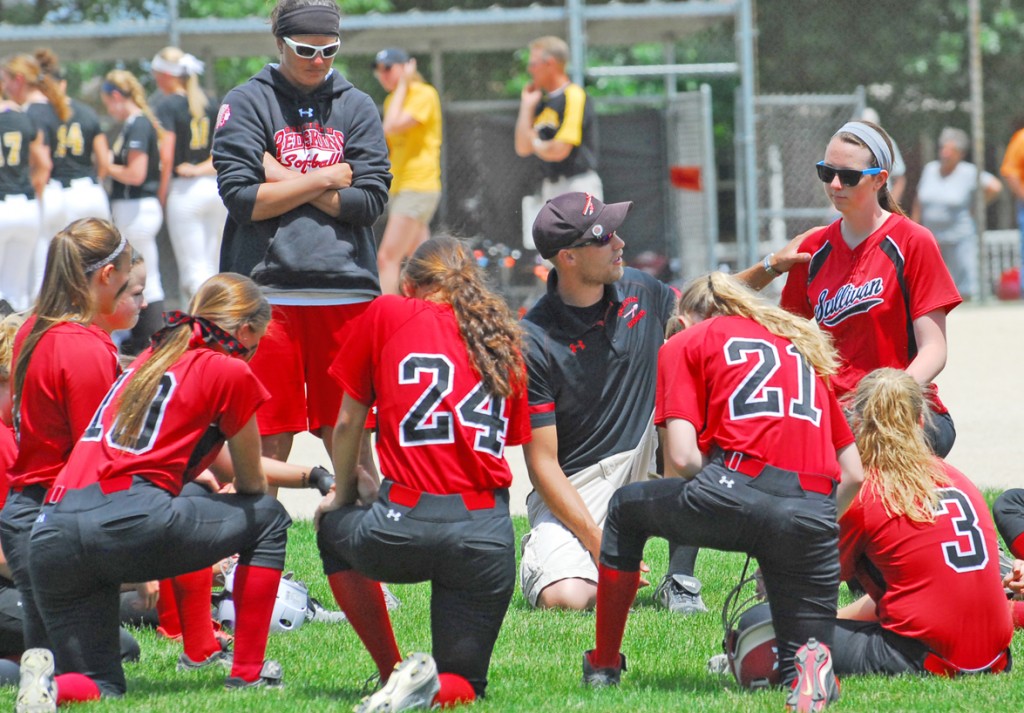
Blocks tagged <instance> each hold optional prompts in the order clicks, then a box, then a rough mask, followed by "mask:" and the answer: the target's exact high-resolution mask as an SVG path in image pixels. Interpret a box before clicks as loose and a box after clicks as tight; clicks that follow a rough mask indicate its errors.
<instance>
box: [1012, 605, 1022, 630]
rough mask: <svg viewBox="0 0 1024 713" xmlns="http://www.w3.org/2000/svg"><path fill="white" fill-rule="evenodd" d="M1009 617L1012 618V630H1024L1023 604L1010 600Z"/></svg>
mask: <svg viewBox="0 0 1024 713" xmlns="http://www.w3.org/2000/svg"><path fill="white" fill-rule="evenodd" d="M1010 615H1011V616H1013V628H1014V629H1024V602H1021V601H1017V600H1016V599H1011V600H1010Z"/></svg>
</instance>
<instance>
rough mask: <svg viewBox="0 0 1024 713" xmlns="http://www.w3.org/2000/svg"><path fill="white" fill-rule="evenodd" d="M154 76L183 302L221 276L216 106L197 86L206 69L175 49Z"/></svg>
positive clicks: (160, 60) (164, 190) (164, 185)
mask: <svg viewBox="0 0 1024 713" xmlns="http://www.w3.org/2000/svg"><path fill="white" fill-rule="evenodd" d="M151 70H152V72H153V79H154V80H155V81H156V86H157V88H158V89H159V90H160V97H159V98H157V99H156V100H154V102H153V113H154V114H155V115H156V118H157V119H158V120H159V121H160V125H161V126H162V127H163V129H164V134H163V138H162V139H160V162H161V163H160V190H159V194H160V200H161V202H162V203H163V204H164V212H165V216H166V219H167V234H168V235H169V236H170V238H171V247H172V248H173V249H174V258H175V260H176V261H177V263H178V279H179V282H180V285H181V296H182V299H183V300H185V301H188V300H189V299H191V297H192V295H194V294H195V291H196V290H197V289H199V285H201V284H203V282H204V281H205V280H206V278H208V277H210V276H211V275H214V274H216V273H217V271H218V266H219V264H220V239H221V233H223V232H224V220H225V219H226V218H227V216H228V211H227V209H226V208H225V207H224V203H223V202H222V201H221V199H220V195H219V194H218V193H217V172H216V171H215V170H214V168H213V160H212V159H211V158H210V147H211V145H212V142H213V124H214V121H215V120H216V118H217V104H216V102H214V101H213V100H211V99H210V97H208V96H207V95H206V93H205V92H204V91H203V90H202V88H201V87H200V86H199V75H201V74H202V73H203V63H202V62H200V61H199V60H198V59H196V58H195V57H193V56H192V55H190V54H186V53H184V52H182V51H181V50H180V49H178V48H177V47H164V48H163V49H162V50H160V51H159V52H158V53H157V54H156V56H155V57H153V62H152V64H151Z"/></svg>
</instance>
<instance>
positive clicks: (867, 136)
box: [833, 121, 892, 172]
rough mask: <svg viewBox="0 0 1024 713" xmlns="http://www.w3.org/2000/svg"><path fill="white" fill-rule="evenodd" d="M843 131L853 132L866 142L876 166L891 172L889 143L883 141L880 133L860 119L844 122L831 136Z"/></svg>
mask: <svg viewBox="0 0 1024 713" xmlns="http://www.w3.org/2000/svg"><path fill="white" fill-rule="evenodd" d="M843 133H846V134H853V135H854V136H856V137H857V138H858V139H860V140H861V141H863V142H864V143H865V144H867V147H868V151H870V152H871V155H872V156H874V157H875V161H876V162H877V163H878V166H879V167H880V168H882V169H883V170H885V171H889V172H892V152H891V151H889V145H888V144H887V143H885V139H884V138H883V137H882V135H881V134H880V133H878V132H877V131H875V130H874V129H872V128H871V127H870V126H868V125H867V124H865V123H863V122H860V121H848V122H846V123H845V124H843V125H842V126H841V127H840V128H839V131H837V132H836V133H835V134H833V136H836V135H839V134H843Z"/></svg>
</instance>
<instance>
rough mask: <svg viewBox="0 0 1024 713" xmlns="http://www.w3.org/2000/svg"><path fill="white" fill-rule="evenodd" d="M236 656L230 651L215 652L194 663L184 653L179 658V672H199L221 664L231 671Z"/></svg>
mask: <svg viewBox="0 0 1024 713" xmlns="http://www.w3.org/2000/svg"><path fill="white" fill-rule="evenodd" d="M234 658H235V657H234V655H233V654H232V653H231V652H230V651H214V652H213V653H212V654H210V655H209V656H207V657H206V658H205V659H203V660H202V661H193V660H192V659H190V658H189V657H188V654H186V653H185V652H184V651H182V652H181V655H179V656H178V670H179V671H198V670H199V669H201V668H208V667H210V666H215V665H217V664H220V665H221V666H223V667H224V668H226V669H229V670H230V669H231V664H232V663H234Z"/></svg>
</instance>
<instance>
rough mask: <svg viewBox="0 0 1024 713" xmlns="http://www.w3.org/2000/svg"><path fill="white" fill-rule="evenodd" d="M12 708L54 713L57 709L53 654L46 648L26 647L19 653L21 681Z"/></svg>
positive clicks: (22, 711)
mask: <svg viewBox="0 0 1024 713" xmlns="http://www.w3.org/2000/svg"><path fill="white" fill-rule="evenodd" d="M14 710H15V711H17V713H54V712H55V711H56V710H57V682H56V681H54V678H53V654H52V653H50V651H49V650H48V649H28V650H27V651H26V652H25V653H23V654H22V655H21V682H20V683H19V684H18V698H17V699H16V702H15V704H14Z"/></svg>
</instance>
